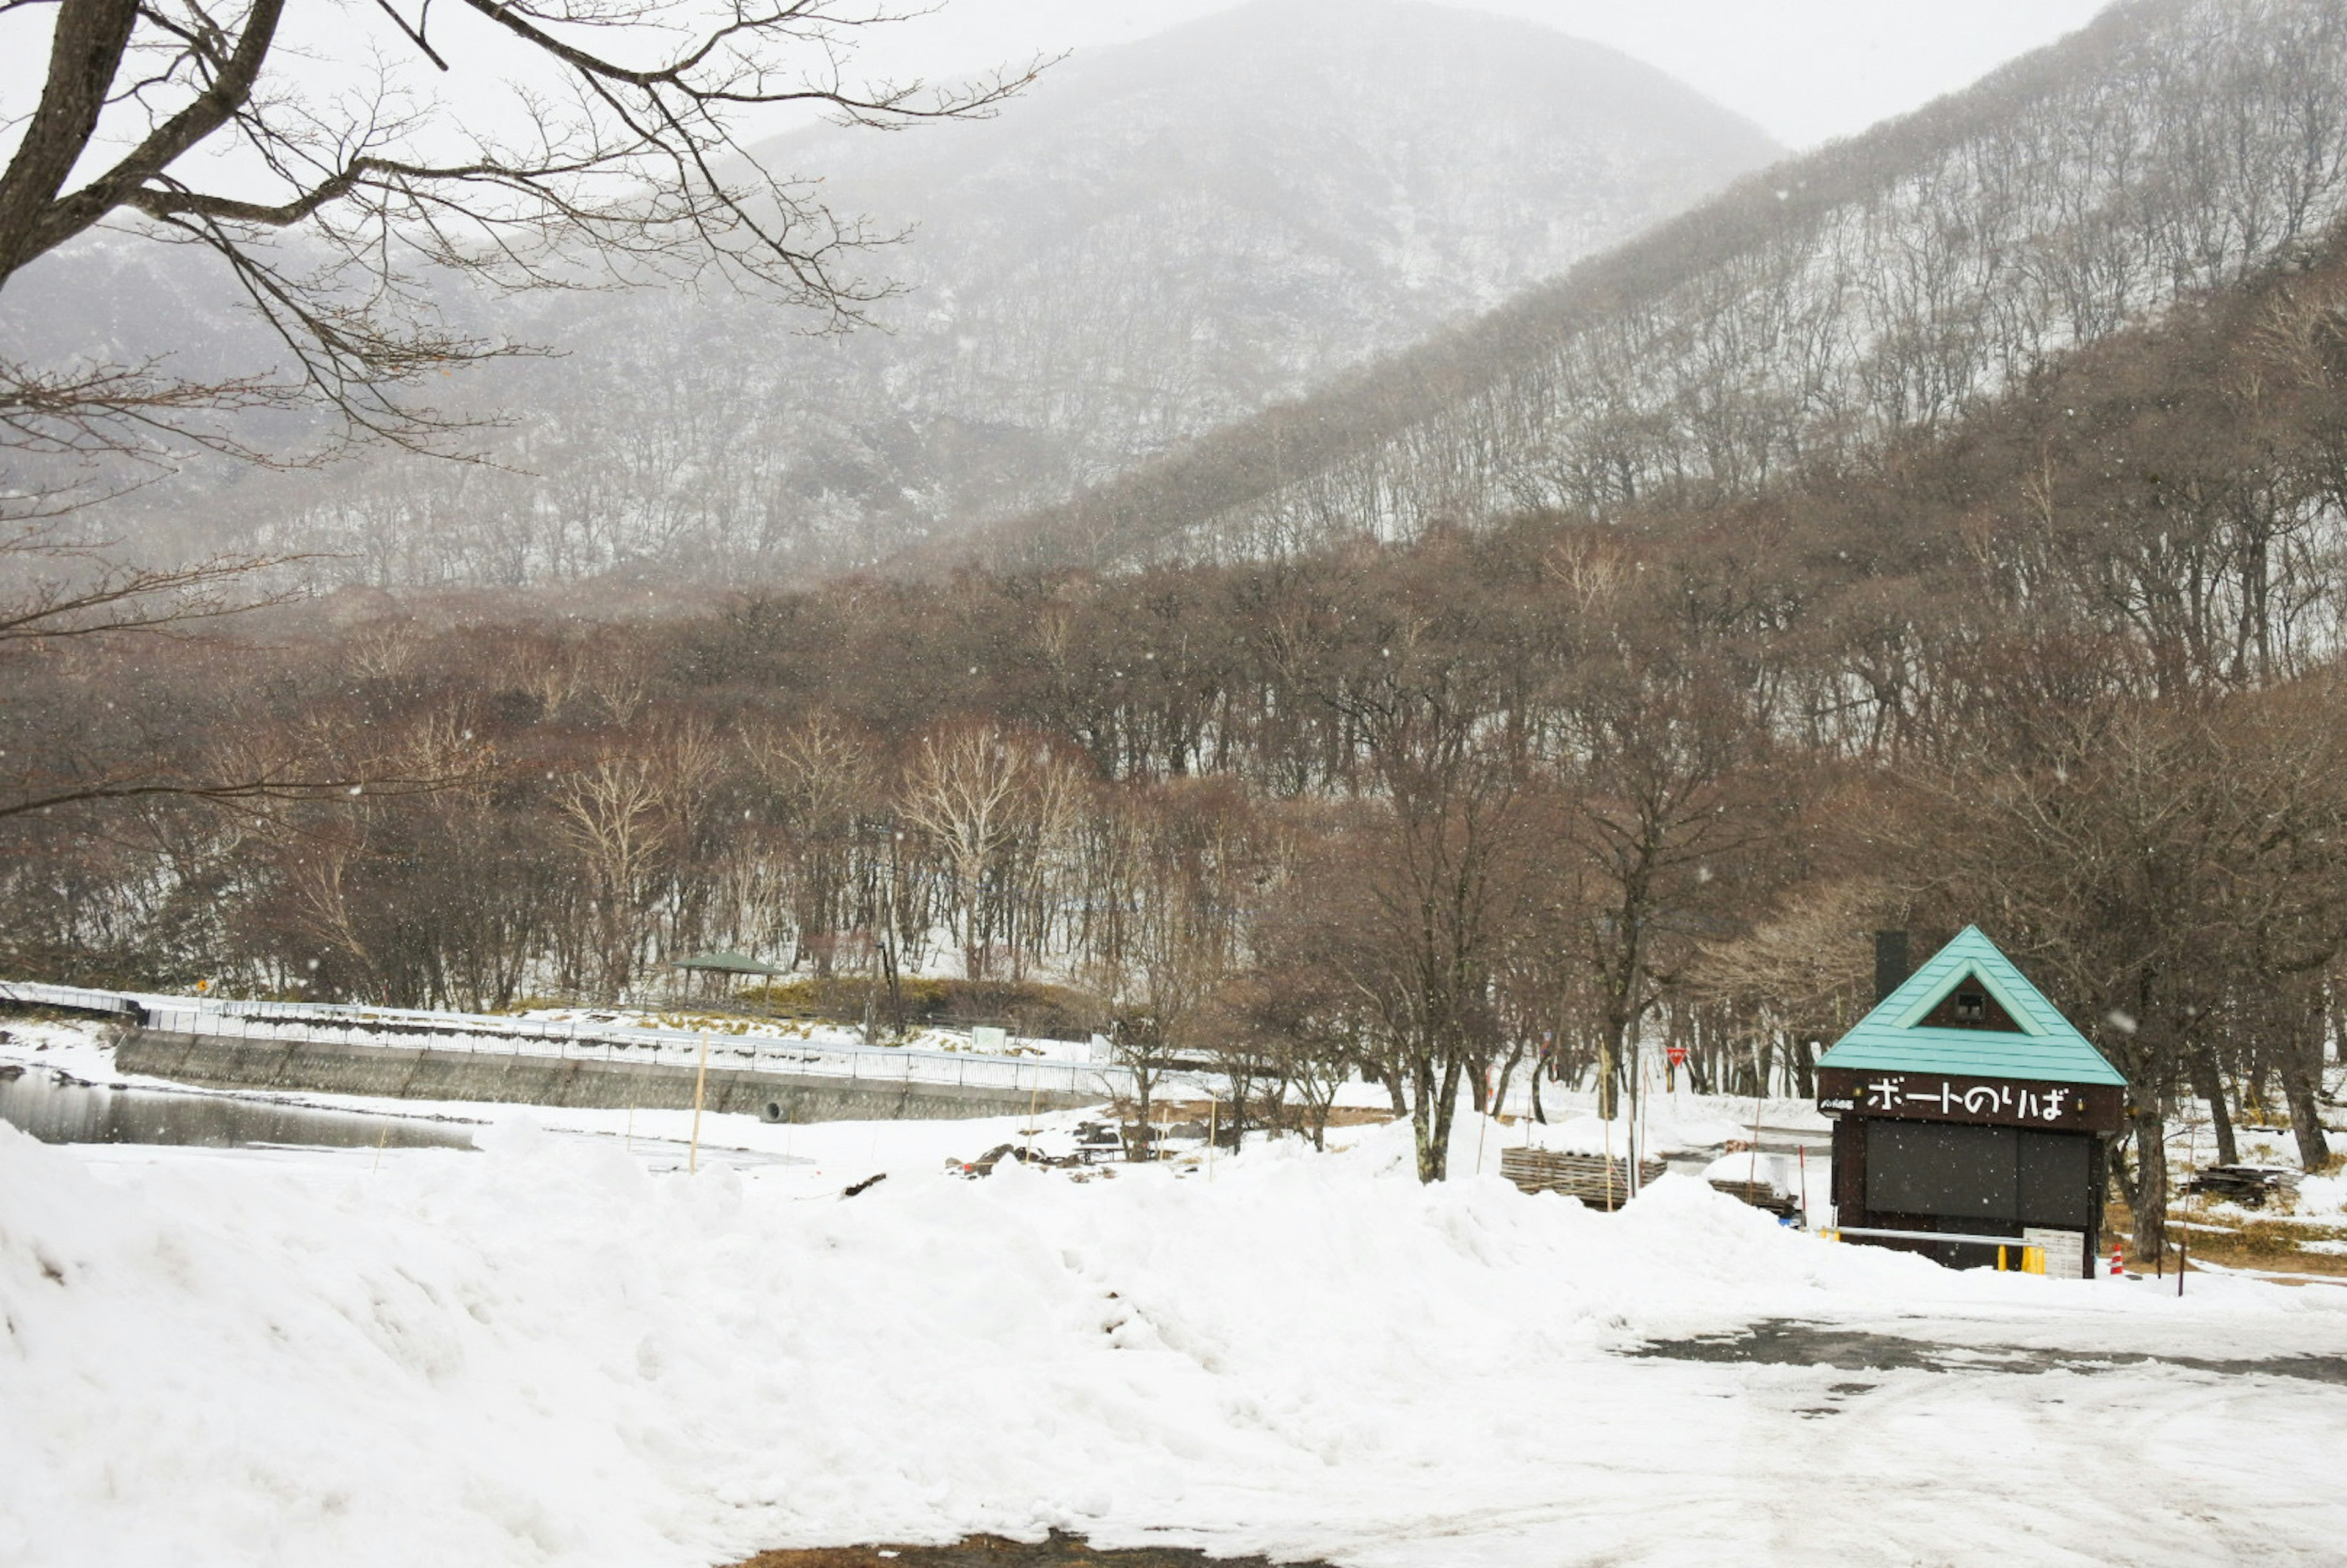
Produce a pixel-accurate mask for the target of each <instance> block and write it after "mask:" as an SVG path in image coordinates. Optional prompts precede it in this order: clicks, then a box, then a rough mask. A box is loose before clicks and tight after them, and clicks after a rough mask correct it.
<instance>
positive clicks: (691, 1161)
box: [684, 1030, 709, 1176]
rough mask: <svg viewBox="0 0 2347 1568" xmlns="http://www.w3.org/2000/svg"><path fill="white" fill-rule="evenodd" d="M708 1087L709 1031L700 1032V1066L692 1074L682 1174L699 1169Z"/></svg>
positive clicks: (695, 1171) (691, 1172)
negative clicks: (689, 1126) (704, 1093)
mask: <svg viewBox="0 0 2347 1568" xmlns="http://www.w3.org/2000/svg"><path fill="white" fill-rule="evenodd" d="M708 1086H709V1031H708V1030H702V1031H701V1065H700V1066H699V1067H698V1068H696V1069H695V1070H694V1071H693V1074H692V1147H691V1148H690V1149H689V1150H688V1151H687V1152H686V1153H685V1157H684V1173H685V1174H686V1175H688V1176H690V1175H692V1174H694V1173H697V1172H699V1171H700V1169H701V1100H702V1091H704V1090H705V1089H707V1088H708Z"/></svg>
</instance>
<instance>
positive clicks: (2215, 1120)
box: [2188, 1045, 2241, 1165]
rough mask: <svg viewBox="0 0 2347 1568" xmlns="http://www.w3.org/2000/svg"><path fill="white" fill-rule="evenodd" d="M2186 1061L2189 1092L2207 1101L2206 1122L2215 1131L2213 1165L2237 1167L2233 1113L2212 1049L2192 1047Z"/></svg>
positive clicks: (2237, 1153)
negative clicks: (2212, 1126) (2213, 1127)
mask: <svg viewBox="0 0 2347 1568" xmlns="http://www.w3.org/2000/svg"><path fill="white" fill-rule="evenodd" d="M2188 1060H2189V1061H2191V1063H2192V1090H2193V1092H2194V1093H2196V1094H2198V1095H2199V1096H2200V1098H2201V1099H2203V1100H2205V1101H2207V1102H2209V1122H2211V1123H2212V1124H2213V1125H2214V1126H2215V1127H2216V1129H2217V1163H2219V1164H2220V1165H2232V1164H2238V1163H2240V1158H2241V1154H2240V1145H2239V1143H2238V1142H2236V1140H2235V1139H2234V1137H2233V1111H2232V1107H2231V1106H2230V1105H2229V1104H2227V1103H2226V1100H2225V1079H2224V1075H2223V1074H2222V1073H2220V1072H2219V1071H2217V1051H2216V1048H2215V1047H2213V1046H2209V1045H2199V1046H2195V1047H2193V1048H2192V1052H2191V1055H2190V1057H2189V1059H2188Z"/></svg>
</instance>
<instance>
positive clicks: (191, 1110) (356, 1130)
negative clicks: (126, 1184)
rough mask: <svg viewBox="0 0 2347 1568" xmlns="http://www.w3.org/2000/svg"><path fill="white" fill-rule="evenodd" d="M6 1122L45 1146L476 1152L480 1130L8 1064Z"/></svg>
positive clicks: (3, 1083) (4, 1074)
mask: <svg viewBox="0 0 2347 1568" xmlns="http://www.w3.org/2000/svg"><path fill="white" fill-rule="evenodd" d="M0 1122H7V1123H8V1124H9V1125H10V1126H12V1127H15V1128H17V1129H18V1130H20V1131H22V1132H30V1133H31V1134H32V1135H33V1136H34V1137H36V1138H38V1139H39V1140H40V1141H41V1142H42V1143H186V1144H193V1145H195V1146H197V1147H200V1148H206V1149H250V1148H257V1147H268V1146H279V1147H282V1146H292V1147H297V1148H305V1149H374V1148H385V1149H469V1148H471V1147H472V1146H473V1136H472V1130H471V1129H470V1128H469V1127H467V1126H465V1125H463V1124H461V1123H456V1122H428V1121H425V1120H424V1119H423V1118H421V1117H415V1116H374V1115H369V1114H367V1113H365V1112H357V1111H320V1110H315V1109H313V1108H311V1107H309V1106H303V1105H283V1104H280V1103H278V1102H275V1101H271V1100H251V1099H245V1098H243V1097H241V1096H238V1095H231V1094H182V1093H178V1092H175V1091H171V1090H168V1089H107V1088H103V1087H100V1086H99V1085H97V1084H94V1083H83V1082H80V1081H77V1080H74V1079H70V1078H67V1077H66V1076H65V1075H64V1074H62V1073H56V1072H51V1071H47V1070H46V1069H43V1068H26V1067H18V1066H13V1065H0Z"/></svg>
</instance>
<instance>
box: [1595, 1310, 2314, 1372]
mask: <svg viewBox="0 0 2347 1568" xmlns="http://www.w3.org/2000/svg"><path fill="white" fill-rule="evenodd" d="M1629 1354H1631V1355H1633V1356H1658V1357H1662V1358H1666V1359H1670V1360H1675V1361H1727V1362H1735V1361H1755V1362H1761V1363H1764V1364H1772V1365H1776V1366H1781V1367H1831V1368H1836V1369H1837V1370H1840V1371H1846V1372H1891V1371H1901V1370H1913V1371H1925V1372H2055V1371H2060V1372H2107V1371H2110V1370H2112V1369H2114V1368H2120V1367H2145V1366H2153V1367H2182V1368H2188V1369H2190V1370H2193V1371H2199V1372H2224V1373H2229V1374H2240V1373H2263V1374H2265V1375H2267V1376H2270V1377H2277V1378H2307V1379H2310V1380H2311V1381H2313V1382H2318V1383H2340V1384H2347V1359H2342V1358H2339V1357H2335V1356H2292V1355H2283V1356H2265V1357H2213V1356H2156V1355H2150V1354H2147V1353H2145V1352H2142V1351H2134V1350H2065V1349H2051V1348H2045V1347H2041V1346H2022V1345H1945V1344H1937V1343H1933V1342H1932V1341H1930V1340H1926V1339H1911V1338H1908V1337H1904V1336H1903V1335H1897V1334H1877V1333H1870V1332H1867V1331H1865V1330H1863V1329H1852V1328H1838V1327H1832V1326H1831V1325H1829V1324H1823V1323H1804V1322H1801V1321H1799V1320H1797V1319H1793V1318H1784V1317H1775V1318H1769V1319H1768V1320H1766V1321H1764V1322H1760V1323H1756V1324H1754V1325H1753V1326H1752V1327H1749V1328H1745V1329H1739V1330H1737V1332H1735V1333H1732V1334H1706V1335H1703V1336H1700V1337H1696V1338H1693V1339H1665V1340H1651V1341H1648V1342H1647V1343H1645V1344H1644V1345H1640V1346H1639V1347H1637V1348H1635V1349H1634V1350H1632V1351H1630V1352H1629ZM1836 1387H1837V1388H1840V1387H1843V1385H1839V1384H1838V1385H1836Z"/></svg>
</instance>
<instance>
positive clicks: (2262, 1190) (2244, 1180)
mask: <svg viewBox="0 0 2347 1568" xmlns="http://www.w3.org/2000/svg"><path fill="white" fill-rule="evenodd" d="M2184 1190H2185V1191H2186V1192H2188V1193H2195V1194H2204V1195H2206V1196H2209V1197H2213V1198H2216V1199H2217V1200H2219V1202H2224V1203H2235V1204H2240V1205H2241V1206H2242V1207H2243V1208H2248V1209H2261V1208H2263V1207H2265V1205H2266V1200H2267V1199H2268V1198H2270V1197H2272V1196H2273V1195H2274V1194H2278V1193H2295V1192H2297V1191H2298V1173H2297V1172H2295V1171H2286V1170H2284V1169H2282V1168H2281V1167H2280V1166H2279V1165H2211V1166H2209V1168H2208V1169H2207V1170H2205V1171H2203V1172H2201V1173H2199V1174H2198V1175H2197V1176H2195V1177H2193V1178H2192V1179H2191V1180H2190V1181H2188V1182H2187V1183H2185V1184H2184Z"/></svg>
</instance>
